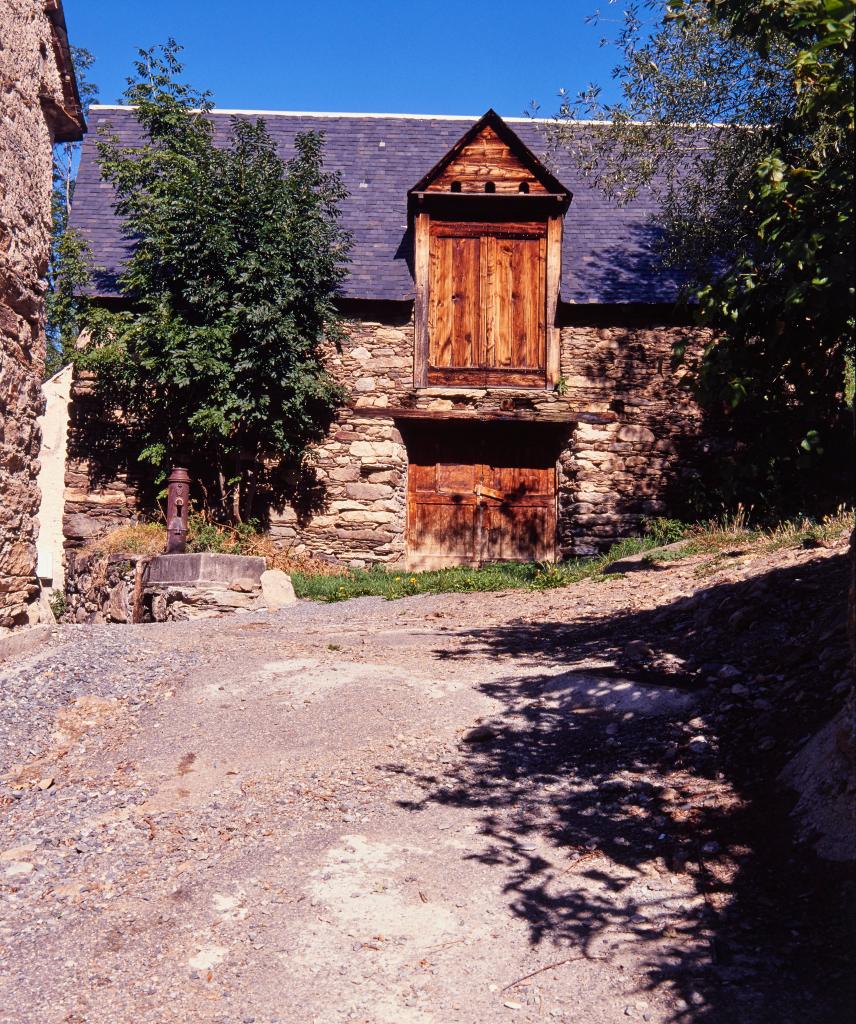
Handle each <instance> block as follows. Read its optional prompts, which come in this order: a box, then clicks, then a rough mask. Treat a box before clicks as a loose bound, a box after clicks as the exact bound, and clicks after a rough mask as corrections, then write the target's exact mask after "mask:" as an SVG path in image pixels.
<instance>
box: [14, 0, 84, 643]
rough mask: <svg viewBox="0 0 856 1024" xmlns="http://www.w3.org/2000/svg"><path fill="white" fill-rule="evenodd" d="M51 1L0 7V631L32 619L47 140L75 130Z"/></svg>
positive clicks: (62, 38)
mask: <svg viewBox="0 0 856 1024" xmlns="http://www.w3.org/2000/svg"><path fill="white" fill-rule="evenodd" d="M85 127H86V126H85V124H84V120H83V113H82V110H81V105H80V97H79V95H78V92H77V83H76V81H75V77H74V68H73V65H72V61H71V50H70V47H69V43H68V36H67V34H66V27H65V18H64V16H63V9H62V3H61V2H60V0H3V3H2V4H0V631H2V629H3V628H8V627H12V626H17V625H21V624H24V623H26V622H28V621H30V620H31V619H33V618H37V617H38V610H37V607H36V605H35V603H34V599H35V598H36V597H37V595H38V593H39V584H38V579H37V577H36V543H35V542H36V535H37V532H38V524H37V520H36V513H37V511H38V508H39V489H38V486H37V482H36V480H37V475H38V469H39V461H38V460H39V438H40V432H39V428H38V424H37V418H38V416H39V414H40V412H41V408H42V397H41V379H42V371H43V369H44V359H45V333H44V297H45V281H44V277H45V272H46V270H47V266H48V255H49V247H50V237H51V176H52V166H53V164H52V153H51V146H52V144H53V143H54V142H65V141H67V142H72V141H76V140H78V139H80V138H82V136H83V132H84V131H85Z"/></svg>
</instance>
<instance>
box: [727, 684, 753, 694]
mask: <svg viewBox="0 0 856 1024" xmlns="http://www.w3.org/2000/svg"><path fill="white" fill-rule="evenodd" d="M731 692H732V693H733V694H734V696H735V697H745V696H746V695H747V694H748V693H749V687H748V686H744V685H743V684H742V683H735V684H734V686H732V687H731Z"/></svg>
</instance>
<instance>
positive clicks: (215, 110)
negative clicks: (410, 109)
mask: <svg viewBox="0 0 856 1024" xmlns="http://www.w3.org/2000/svg"><path fill="white" fill-rule="evenodd" d="M89 109H90V110H134V109H135V107H134V105H133V104H129V103H92V104H90V106H89ZM210 112H211V113H212V114H259V115H262V114H272V115H275V116H277V117H354V118H357V117H362V118H373V119H375V120H399V121H478V120H479V118H480V117H481V116H482V115H481V114H386V113H377V112H375V111H371V112H369V111H367V112H359V111H334V110H253V109H244V108H241V107H212V108H211V111H210ZM500 116H502V115H500ZM502 120H503V121H511V122H513V123H515V124H553V123H555V119H554V118H552V117H503V118H502ZM574 123H575V124H609V122H608V121H582V120H580V121H575V122H574Z"/></svg>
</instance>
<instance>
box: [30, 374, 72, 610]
mask: <svg viewBox="0 0 856 1024" xmlns="http://www.w3.org/2000/svg"><path fill="white" fill-rule="evenodd" d="M71 377H72V367H71V365H68V366H66V367H65V368H64V369H62V370H60V371H59V373H55V374H54V375H53V377H51V378H50V380H47V381H45V383H44V384H43V385H42V394H43V395H44V399H45V413H44V416H42V417H41V418H40V419H39V425H40V427H41V431H42V447H41V452H40V453H39V477H38V482H39V490H40V491H41V493H42V497H41V503H40V505H39V515H38V520H39V536H38V539H37V541H36V551H37V553H38V568H37V574H38V576H39V578H40V579H41V581H42V585H43V586H44V587H45V589H47V590H61V589H62V588H63V585H64V583H65V572H64V569H63V563H62V558H63V534H62V514H63V507H64V505H65V459H66V451H67V448H68V416H69V402H70V400H71Z"/></svg>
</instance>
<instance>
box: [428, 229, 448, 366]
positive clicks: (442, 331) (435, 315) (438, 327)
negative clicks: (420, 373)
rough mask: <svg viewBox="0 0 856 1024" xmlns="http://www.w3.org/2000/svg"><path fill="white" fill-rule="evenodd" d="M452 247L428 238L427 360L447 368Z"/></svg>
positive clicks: (434, 364)
mask: <svg viewBox="0 0 856 1024" xmlns="http://www.w3.org/2000/svg"><path fill="white" fill-rule="evenodd" d="M453 246H454V240H453V239H451V238H443V237H432V238H431V246H430V259H431V278H430V303H429V316H428V331H429V335H430V347H429V352H430V355H429V359H430V364H431V365H432V366H449V365H451V362H452V333H453V329H454V327H453V314H454V303H453V295H452V289H453V285H454V282H453V280H452V265H453V260H452V252H453Z"/></svg>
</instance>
